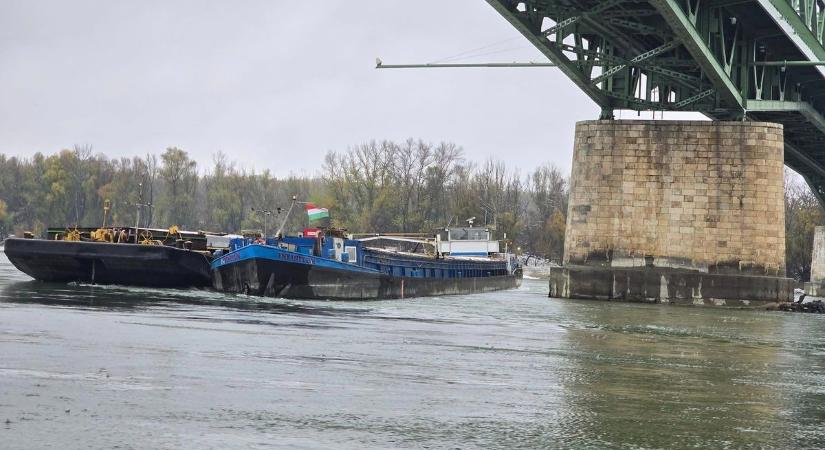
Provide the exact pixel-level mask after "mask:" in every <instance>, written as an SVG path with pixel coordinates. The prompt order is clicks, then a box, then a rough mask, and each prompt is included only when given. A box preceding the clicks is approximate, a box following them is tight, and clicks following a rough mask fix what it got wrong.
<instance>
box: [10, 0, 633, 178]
mask: <svg viewBox="0 0 825 450" xmlns="http://www.w3.org/2000/svg"><path fill="white" fill-rule="evenodd" d="M488 45H490V47H487V48H485V49H483V50H481V51H477V52H475V53H485V52H489V54H485V55H480V56H478V57H475V58H470V59H462V60H461V62H481V61H484V62H487V61H531V60H532V61H544V58H543V57H542V56H541V54H540V53H539V52H538V51H537V50H535V49H534V48H533V47H532V46H531V45H530V44H529V43H528V42H527V41H526V40H525V39H524V38H522V37H520V35H519V34H518V33H517V32H516V31H515V29H514V28H513V27H512V26H510V25H509V24H508V23H507V22H506V21H505V20H504V18H503V17H501V16H500V15H499V14H498V13H497V12H495V11H494V10H493V9H492V8H491V7H490V6H489V5H488V4H487V3H486V2H484V1H483V0H449V1H446V0H416V1H403V0H398V1H390V0H360V1H359V0H347V1H344V0H340V1H333V0H324V1H315V2H295V1H289V2H287V1H271V0H270V1H263V0H262V1H252V0H249V1H238V2H229V1H221V2H219V1H203V0H198V1H141V2H135V1H132V2H127V1H102V0H101V1H74V0H73V1H65V0H61V1H45V0H41V1H24V0H18V1H15V0H4V1H3V2H2V6H0V152H2V153H6V154H10V155H20V156H30V155H32V154H33V153H35V152H38V151H40V152H44V153H53V152H55V151H57V150H60V149H61V148H70V147H71V146H73V145H75V144H90V145H92V146H93V149H94V151H95V152H101V153H105V154H106V155H108V156H110V157H119V156H132V155H143V154H146V153H149V152H153V153H161V152H162V151H163V150H164V149H165V148H166V147H169V146H177V147H180V148H183V149H184V150H186V151H188V152H189V153H190V155H192V156H193V157H194V158H195V159H197V160H198V161H199V163H201V165H202V166H208V165H209V164H211V159H212V155H213V154H214V153H215V152H217V151H219V150H220V151H223V152H224V153H226V154H227V155H229V157H230V158H231V159H233V160H236V161H238V163H239V164H240V165H241V166H244V167H247V168H253V167H254V168H269V169H271V170H273V172H274V173H275V174H277V175H286V174H288V173H290V172H293V173H297V174H313V173H318V171H319V169H320V165H321V163H322V160H323V155H324V154H325V153H326V152H327V151H328V150H345V149H346V148H347V147H348V146H351V145H354V144H358V143H360V142H364V141H367V140H369V139H373V138H375V139H385V138H386V139H394V140H402V139H405V138H407V137H415V138H422V139H424V140H426V141H432V142H438V141H442V140H445V141H452V142H455V143H457V144H459V145H461V146H463V147H464V149H465V154H466V156H467V157H468V158H469V159H472V160H476V161H482V160H484V159H486V158H488V157H493V158H497V159H502V160H505V161H507V162H508V163H510V164H511V165H513V166H516V167H518V168H520V169H521V170H522V172H527V171H530V170H532V168H534V167H535V166H537V165H539V164H542V163H544V162H553V163H555V164H557V165H558V166H560V167H561V168H562V169H563V170H565V171H566V170H569V167H570V158H571V154H572V140H573V129H574V125H575V122H576V121H578V120H584V119H595V118H597V116H598V108H597V107H596V106H595V105H594V104H593V103H592V102H590V100H589V99H588V98H587V97H586V96H585V95H584V94H583V93H581V91H579V90H578V89H577V88H576V87H575V86H574V85H573V83H572V82H570V81H569V80H568V79H567V78H566V77H564V75H563V74H561V73H560V72H559V71H558V70H557V69H547V68H526V69H419V70H375V69H374V64H375V57H376V56H381V57H382V59H383V60H384V62H385V63H409V62H431V61H434V60H438V59H441V58H444V57H448V56H451V55H455V54H458V53H462V52H466V51H468V50H472V49H477V48H479V47H484V46H488ZM648 114H649V113H648Z"/></svg>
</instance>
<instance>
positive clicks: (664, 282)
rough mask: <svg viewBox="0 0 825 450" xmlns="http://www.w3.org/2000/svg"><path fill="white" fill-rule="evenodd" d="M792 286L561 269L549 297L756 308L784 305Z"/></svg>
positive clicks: (660, 271)
mask: <svg viewBox="0 0 825 450" xmlns="http://www.w3.org/2000/svg"><path fill="white" fill-rule="evenodd" d="M793 288H794V281H793V280H792V279H790V278H784V277H769V276H753V275H733V274H711V273H702V272H696V271H688V270H672V269H668V268H657V267H652V268H649V269H639V268H633V269H622V268H615V269H612V268H600V267H587V266H566V267H563V268H558V269H553V270H552V271H551V273H550V297H555V298H576V299H587V300H612V301H626V302H645V303H672V304H678V305H708V306H739V307H742V306H761V305H766V304H771V303H781V302H786V301H788V299H790V298H792V296H793Z"/></svg>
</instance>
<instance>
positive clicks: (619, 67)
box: [590, 41, 680, 84]
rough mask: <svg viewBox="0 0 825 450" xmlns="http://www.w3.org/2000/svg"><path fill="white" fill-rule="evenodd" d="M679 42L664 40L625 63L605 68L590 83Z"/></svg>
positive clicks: (671, 48) (610, 75) (662, 51)
mask: <svg viewBox="0 0 825 450" xmlns="http://www.w3.org/2000/svg"><path fill="white" fill-rule="evenodd" d="M679 44H680V43H679V42H678V41H670V42H665V43H664V44H662V45H660V46H658V47H656V48H654V49H651V50H648V51H646V52H644V53H642V54H641V55H638V56H635V57H633V58H632V59H631V60H630V61H629V62H628V63H627V64H619V65H616V66H613V67H611V68H609V69H607V70H605V71H604V73H602V74H601V75H599V76H598V77H596V78H594V79H593V80H591V81H590V82H591V83H592V84H598V83H601V82H602V81H604V80H606V79H607V78H609V77H612V76H613V75H615V74H616V73H617V72H619V71H621V70H623V69H624V68H625V67H627V66H635V65H637V64H638V63H641V62H644V61H646V60H648V59H650V58H653V57H655V56H658V55H661V54H662V53H664V52H667V51H670V50H673V49H674V48H676V47H677V46H679Z"/></svg>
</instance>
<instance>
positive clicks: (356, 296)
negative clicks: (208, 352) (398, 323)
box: [211, 227, 521, 300]
mask: <svg viewBox="0 0 825 450" xmlns="http://www.w3.org/2000/svg"><path fill="white" fill-rule="evenodd" d="M211 268H212V283H213V287H214V288H215V289H217V290H219V291H224V292H237V293H245V294H249V295H262V296H269V297H284V298H305V299H329V300H370V299H385V298H408V297H421V296H431V295H448V294H467V293H475V292H489V291H495V290H501V289H509V288H514V287H517V286H518V285H519V284H520V282H521V267H520V266H519V264H518V262H517V260H516V258H515V257H514V255H511V254H509V253H506V252H504V253H500V252H499V243H498V241H492V240H490V232H489V230H486V229H483V228H472V227H469V228H448V229H444V230H442V231H440V232H439V233H438V234H437V235H436V236H435V238H434V239H417V238H405V237H398V236H380V235H379V236H369V237H366V238H362V239H353V238H352V236H344V235H343V234H341V233H336V232H335V231H334V230H311V231H310V232H309V233H308V232H307V230H305V233H304V235H303V236H287V237H282V238H270V239H266V240H265V241H261V240H257V241H255V240H251V239H235V240H233V241H232V242H231V243H230V249H229V252H228V253H226V254H223V255H216V257H215V259H214V260H213V261H212V266H211Z"/></svg>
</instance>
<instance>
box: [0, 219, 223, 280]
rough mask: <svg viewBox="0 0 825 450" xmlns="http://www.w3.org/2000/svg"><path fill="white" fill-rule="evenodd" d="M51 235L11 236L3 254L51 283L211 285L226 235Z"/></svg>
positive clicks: (80, 231) (129, 231)
mask: <svg viewBox="0 0 825 450" xmlns="http://www.w3.org/2000/svg"><path fill="white" fill-rule="evenodd" d="M47 236H48V239H34V238H9V239H6V241H5V248H4V252H5V254H6V256H7V257H8V258H9V261H11V263H12V264H13V265H14V266H15V267H16V268H17V269H18V270H20V271H21V272H24V273H26V274H27V275H29V276H30V277H32V278H34V279H36V280H41V281H51V282H80V283H94V284H119V285H126V286H145V287H208V286H210V285H211V275H210V266H209V264H210V262H211V261H212V252H213V251H214V250H215V249H216V248H221V247H220V246H221V245H223V244H226V245H228V241H229V239H228V238H227V237H224V236H218V235H210V234H206V233H203V232H191V231H180V230H178V229H177V228H176V227H172V228H169V229H147V228H140V229H137V228H130V227H122V228H116V227H109V228H95V229H93V228H74V229H70V230H64V229H49V230H48V232H47Z"/></svg>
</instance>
